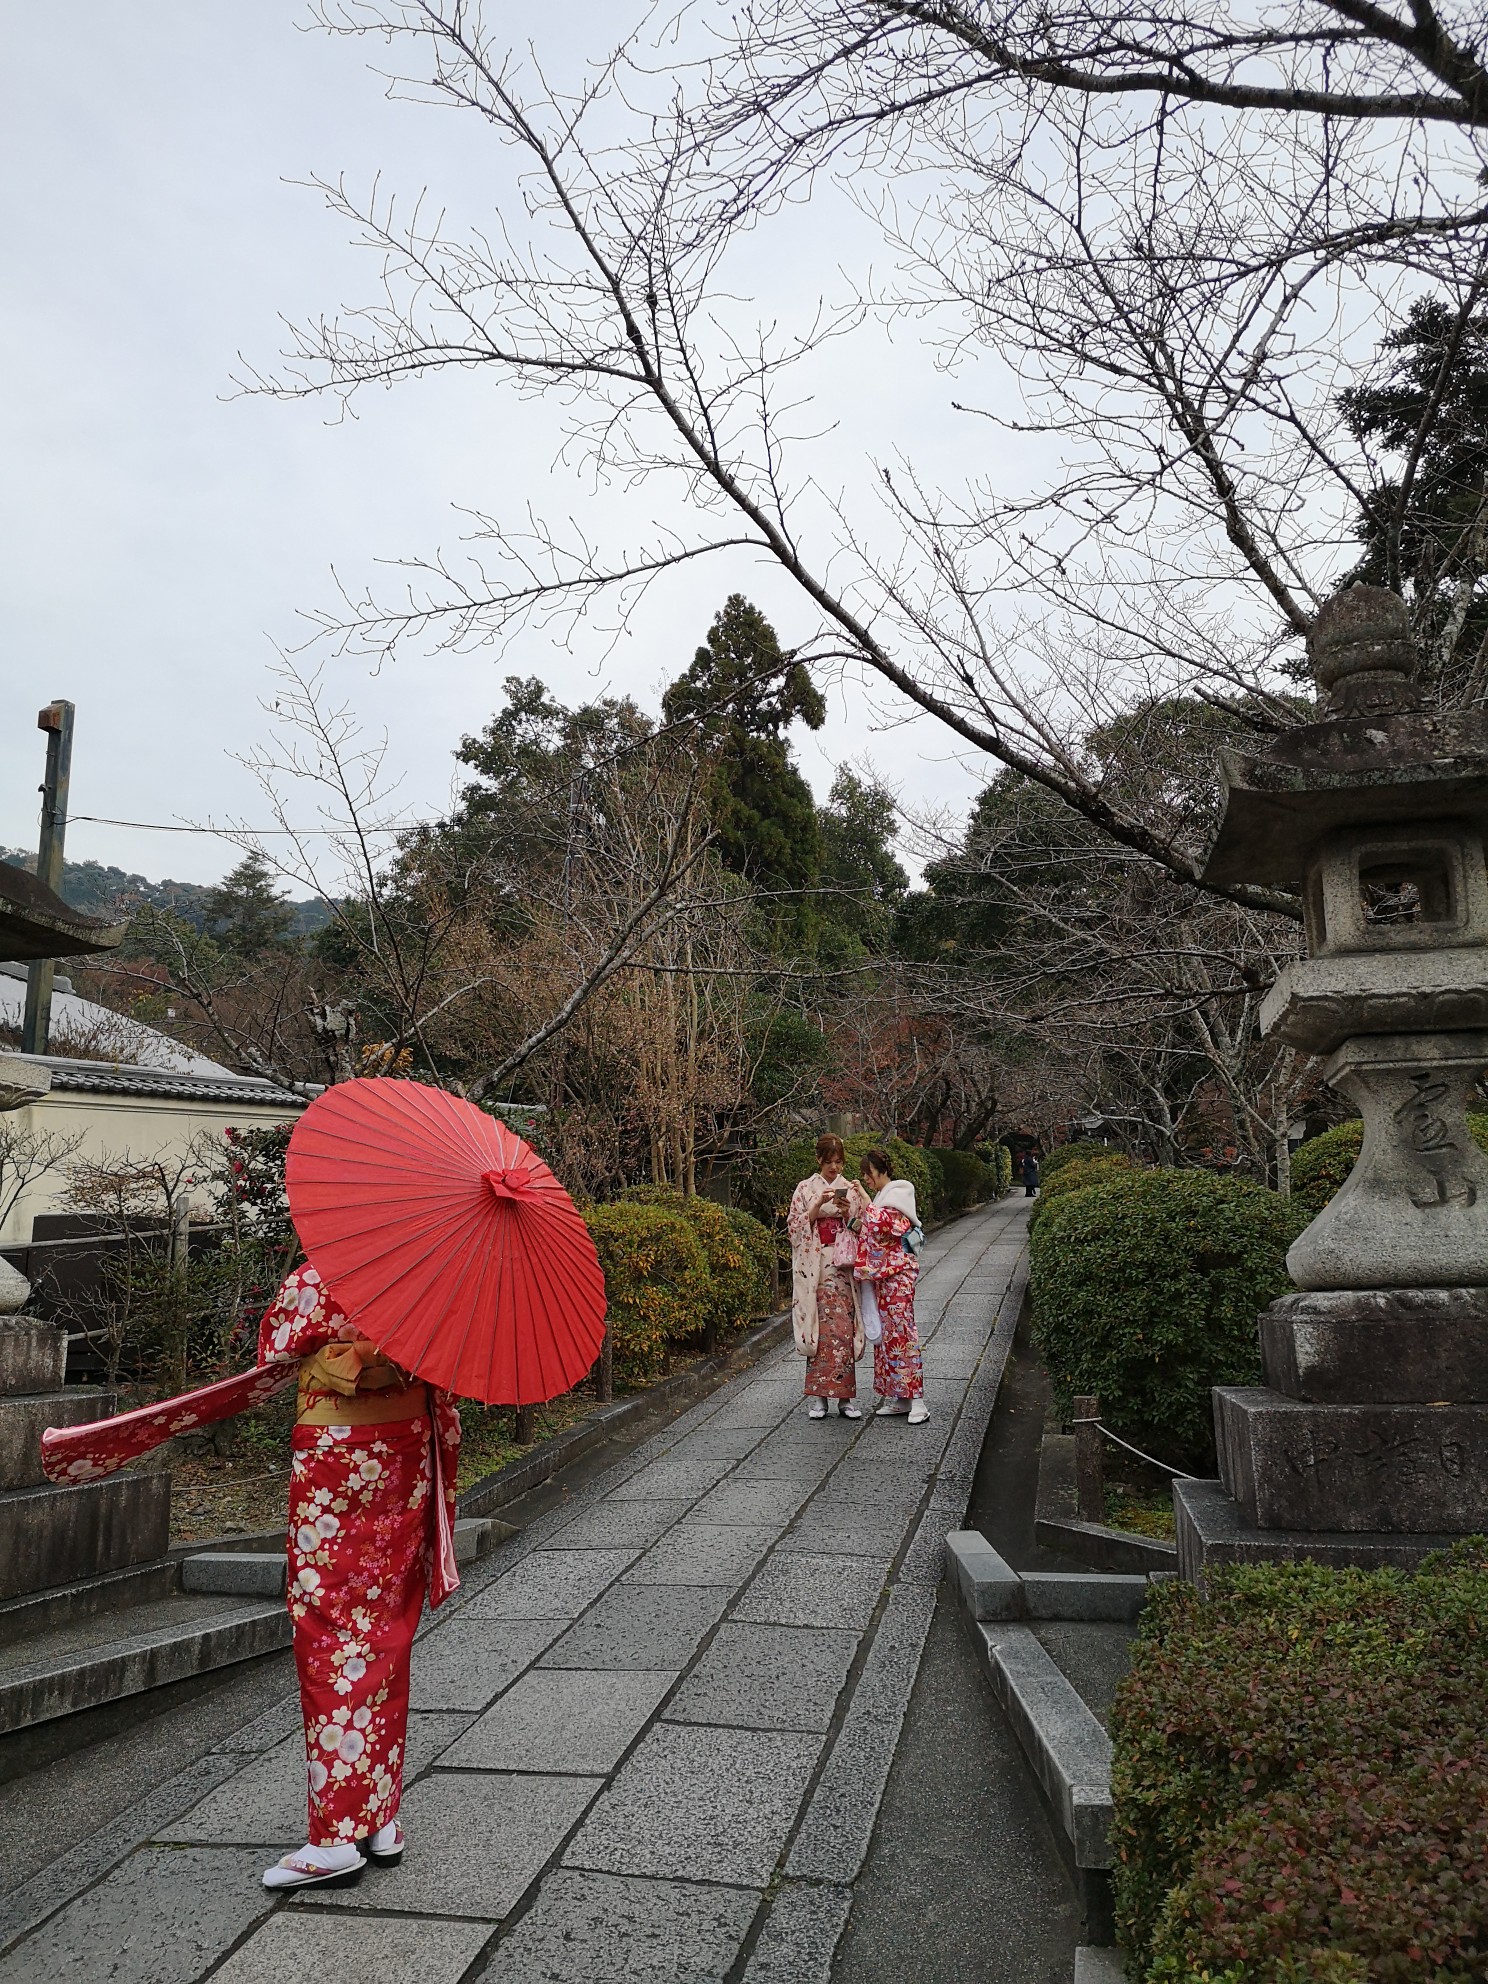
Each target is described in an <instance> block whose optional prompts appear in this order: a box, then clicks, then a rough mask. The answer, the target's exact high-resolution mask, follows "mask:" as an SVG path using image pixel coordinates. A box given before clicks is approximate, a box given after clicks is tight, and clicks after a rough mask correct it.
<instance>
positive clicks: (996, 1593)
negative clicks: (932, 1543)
mask: <svg viewBox="0 0 1488 1984" xmlns="http://www.w3.org/2000/svg"><path fill="white" fill-rule="evenodd" d="M946 1556H947V1559H948V1562H949V1567H950V1569H951V1570H952V1571H953V1573H954V1574H955V1579H956V1588H957V1592H958V1594H959V1597H960V1601H961V1605H962V1608H963V1610H964V1611H965V1612H966V1614H967V1616H968V1617H969V1618H972V1619H976V1620H1003V1621H1007V1620H1014V1619H1048V1620H1054V1619H1065V1620H1079V1621H1082V1622H1095V1621H1106V1622H1110V1621H1130V1620H1133V1619H1136V1618H1139V1617H1140V1616H1141V1611H1142V1607H1143V1606H1144V1605H1145V1604H1146V1602H1147V1580H1146V1578H1145V1577H1123V1576H1112V1575H1109V1574H1107V1573H1105V1572H1100V1571H1086V1572H1080V1571H1024V1572H1022V1573H1019V1572H1018V1571H1015V1570H1014V1569H1013V1568H1012V1567H1011V1565H1009V1564H1008V1563H1006V1562H1005V1561H1004V1560H1003V1559H1002V1558H1001V1557H1000V1556H999V1555H998V1554H997V1552H996V1551H995V1550H994V1549H993V1548H992V1546H991V1544H990V1543H988V1541H987V1539H986V1538H985V1537H984V1536H983V1535H982V1533H981V1531H980V1530H977V1529H954V1530H952V1531H951V1533H950V1535H949V1536H948V1537H947V1538H946Z"/></svg>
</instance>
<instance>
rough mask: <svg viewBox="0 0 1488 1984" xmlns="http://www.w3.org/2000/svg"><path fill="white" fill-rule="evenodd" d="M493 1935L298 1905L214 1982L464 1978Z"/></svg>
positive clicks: (389, 1983) (351, 1983)
mask: <svg viewBox="0 0 1488 1984" xmlns="http://www.w3.org/2000/svg"><path fill="white" fill-rule="evenodd" d="M490 1935H491V1929H490V1924H489V1923H486V1922H435V1921H407V1922H400V1921H398V1919H397V1918H396V1917H395V1916H382V1917H381V1918H379V1919H377V1920H363V1921H357V1920H356V1919H355V1918H354V1917H353V1918H347V1917H342V1918H340V1919H337V1918H335V1917H332V1916H328V1915H305V1914H302V1913H301V1911H300V1910H299V1909H297V1908H296V1909H291V1910H289V1911H287V1912H286V1913H283V1914H279V1915H273V1916H271V1917H270V1918H269V1920H268V1921H267V1922H265V1923H264V1925H263V1927H262V1928H261V1929H255V1930H254V1932H253V1934H252V1935H251V1936H250V1937H249V1938H248V1941H247V1942H246V1943H244V1945H243V1947H242V1948H241V1949H238V1950H234V1951H233V1953H232V1955H231V1956H230V1957H229V1958H228V1959H227V1962H226V1963H225V1964H223V1966H222V1968H221V1969H220V1970H214V1971H213V1972H212V1984H305V1980H306V1979H307V1978H310V1979H313V1980H314V1984H374V1980H375V1984H460V1979H461V1978H462V1977H463V1976H464V1975H465V1973H466V1971H467V1970H468V1969H469V1968H470V1966H471V1964H472V1963H474V1962H475V1959H476V1958H477V1957H478V1956H479V1955H480V1953H481V1951H482V1949H483V1948H484V1947H485V1945H486V1943H487V1942H488V1941H489V1940H490Z"/></svg>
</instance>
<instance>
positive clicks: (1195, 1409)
mask: <svg viewBox="0 0 1488 1984" xmlns="http://www.w3.org/2000/svg"><path fill="white" fill-rule="evenodd" d="M1070 1169H1071V1170H1072V1169H1073V1167H1071V1168H1070ZM1064 1175H1065V1176H1066V1177H1068V1176H1069V1175H1070V1173H1069V1171H1067V1172H1066V1173H1065V1174H1064ZM1299 1225H1300V1218H1299V1216H1298V1215H1297V1214H1296V1213H1295V1212H1294V1211H1293V1209H1292V1207H1291V1204H1290V1202H1289V1201H1288V1200H1285V1199H1282V1198H1280V1197H1279V1196H1278V1195H1277V1194H1276V1193H1275V1192H1268V1191H1267V1190H1266V1189H1265V1188H1264V1186H1261V1185H1252V1184H1248V1183H1245V1182H1244V1181H1241V1180H1237V1179H1229V1178H1216V1177H1215V1176H1214V1175H1213V1174H1212V1173H1210V1172H1207V1171H1130V1172H1126V1171H1121V1170H1119V1169H1114V1168H1111V1167H1109V1166H1108V1167H1107V1168H1106V1169H1105V1171H1104V1172H1103V1173H1102V1175H1101V1177H1100V1178H1099V1180H1098V1181H1097V1182H1092V1183H1089V1184H1086V1185H1084V1186H1082V1188H1081V1189H1079V1190H1074V1189H1071V1190H1069V1191H1068V1192H1065V1193H1063V1194H1051V1196H1050V1197H1049V1198H1048V1199H1047V1200H1046V1202H1045V1204H1044V1206H1043V1207H1042V1209H1041V1210H1040V1216H1039V1219H1038V1220H1037V1222H1036V1223H1035V1224H1034V1228H1033V1235H1032V1291H1033V1313H1034V1332H1035V1335H1036V1337H1037V1340H1038V1343H1039V1347H1040V1349H1041V1350H1042V1352H1043V1355H1044V1358H1045V1361H1046V1362H1047V1364H1048V1367H1049V1373H1050V1377H1051V1378H1052V1380H1053V1385H1054V1393H1055V1399H1056V1403H1057V1405H1058V1407H1059V1409H1060V1410H1061V1411H1063V1412H1065V1413H1067V1412H1068V1411H1069V1409H1070V1401H1071V1400H1072V1399H1073V1398H1074V1397H1075V1396H1076V1395H1077V1394H1088V1393H1095V1394H1097V1395H1098V1396H1099V1398H1100V1402H1101V1413H1102V1416H1103V1417H1104V1418H1105V1419H1106V1420H1107V1421H1108V1422H1109V1423H1110V1424H1111V1425H1112V1426H1113V1427H1115V1428H1116V1430H1118V1431H1119V1432H1120V1433H1122V1434H1123V1436H1124V1437H1125V1438H1127V1439H1128V1440H1131V1441H1133V1442H1134V1443H1135V1444H1136V1445H1137V1446H1139V1447H1142V1448H1144V1449H1145V1450H1146V1451H1148V1452H1151V1453H1155V1454H1157V1455H1158V1457H1159V1458H1160V1459H1163V1460H1166V1461H1169V1462H1171V1463H1172V1464H1173V1465H1175V1466H1180V1467H1194V1468H1196V1469H1198V1470H1200V1471H1202V1470H1205V1469H1209V1470H1212V1467H1213V1462H1214V1433H1213V1423H1212V1418H1211V1410H1210V1398H1209V1393H1210V1390H1211V1388H1212V1387H1213V1386H1214V1385H1234V1384H1249V1383H1254V1382H1255V1381H1256V1380H1257V1379H1258V1377H1259V1374H1260V1353H1259V1348H1258V1341H1257V1333H1256V1316H1257V1314H1258V1313H1259V1311H1260V1310H1261V1309H1263V1308H1264V1307H1265V1305H1266V1304H1267V1303H1268V1302H1270V1301H1271V1300H1272V1299H1273V1298H1274V1297H1275V1296H1277V1295H1280V1294H1281V1293H1282V1292H1283V1290H1284V1289H1286V1288H1288V1287H1289V1286H1290V1283H1289V1282H1288V1280H1287V1274H1286V1267H1285V1257H1286V1250H1287V1247H1288V1246H1289V1245H1290V1243H1291V1241H1292V1239H1293V1238H1294V1237H1295V1234H1296V1232H1297V1230H1298V1227H1299Z"/></svg>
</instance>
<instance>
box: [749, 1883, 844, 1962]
mask: <svg viewBox="0 0 1488 1984" xmlns="http://www.w3.org/2000/svg"><path fill="white" fill-rule="evenodd" d="M851 1907H852V1889H851V1888H847V1887H825V1886H823V1887H817V1886H811V1887H806V1886H803V1885H801V1884H799V1883H797V1882H794V1881H789V1882H787V1883H786V1884H785V1886H783V1887H782V1888H781V1889H780V1891H779V1892H778V1893H777V1895H776V1896H775V1900H774V1904H773V1905H772V1907H771V1909H770V1913H769V1915H768V1916H767V1917H766V1920H765V1926H764V1928H763V1929H762V1930H761V1931H760V1936H759V1941H758V1942H757V1943H756V1944H755V1946H754V1952H753V1954H752V1955H751V1957H750V1959H749V1968H748V1969H747V1970H746V1971H745V1972H744V1984H829V1980H830V1978H831V1975H832V1957H833V1955H834V1954H835V1952H836V1949H837V1944H838V1941H839V1939H840V1938H841V1935H842V1931H843V1928H844V1926H845V1925H846V1922H847V1914H848V1910H849V1909H850V1908H851Z"/></svg>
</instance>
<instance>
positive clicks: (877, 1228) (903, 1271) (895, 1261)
mask: <svg viewBox="0 0 1488 1984" xmlns="http://www.w3.org/2000/svg"><path fill="white" fill-rule="evenodd" d="M862 1172H863V1183H864V1185H866V1186H867V1188H868V1190H869V1191H870V1192H871V1193H872V1194H873V1203H872V1205H871V1206H870V1207H869V1208H868V1210H867V1211H866V1212H865V1213H864V1214H863V1217H862V1219H861V1220H860V1221H859V1223H858V1248H857V1266H856V1268H855V1270H854V1272H855V1274H856V1276H857V1279H858V1280H859V1281H868V1282H872V1284H873V1293H874V1296H875V1297H876V1298H877V1302H878V1313H879V1317H880V1320H881V1322H882V1325H883V1330H882V1334H881V1335H880V1337H879V1339H878V1341H877V1343H875V1344H874V1346H873V1389H874V1391H875V1392H877V1393H878V1395H879V1397H880V1398H881V1399H882V1400H883V1404H882V1405H881V1406H879V1408H878V1411H877V1412H876V1413H875V1415H874V1417H875V1418H878V1419H893V1418H899V1417H907V1418H908V1420H909V1423H910V1425H911V1426H923V1425H924V1423H925V1421H926V1420H927V1419H928V1418H929V1417H930V1412H929V1408H928V1407H927V1406H926V1404H925V1377H924V1372H923V1371H922V1369H921V1366H920V1337H919V1331H918V1330H917V1329H916V1328H915V1313H914V1297H915V1283H916V1282H917V1281H918V1280H919V1278H920V1264H919V1261H918V1260H917V1259H916V1258H915V1256H914V1254H913V1253H912V1252H911V1251H910V1249H909V1248H908V1247H907V1246H906V1245H905V1236H906V1235H907V1234H910V1233H913V1232H914V1231H915V1230H916V1228H917V1227H918V1225H919V1215H918V1213H917V1211H916V1209H915V1195H914V1186H913V1185H911V1184H910V1182H909V1180H908V1179H907V1178H893V1177H891V1176H890V1167H889V1159H888V1156H887V1154H886V1153H885V1152H884V1151H881V1150H870V1151H869V1152H868V1154H867V1156H866V1157H865V1158H864V1159H863V1165H862Z"/></svg>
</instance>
